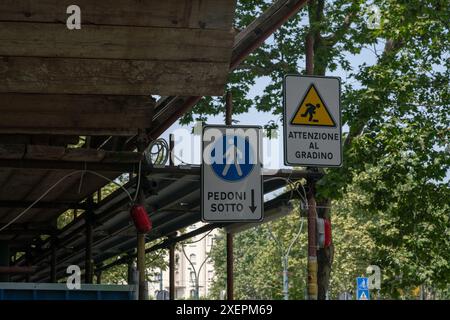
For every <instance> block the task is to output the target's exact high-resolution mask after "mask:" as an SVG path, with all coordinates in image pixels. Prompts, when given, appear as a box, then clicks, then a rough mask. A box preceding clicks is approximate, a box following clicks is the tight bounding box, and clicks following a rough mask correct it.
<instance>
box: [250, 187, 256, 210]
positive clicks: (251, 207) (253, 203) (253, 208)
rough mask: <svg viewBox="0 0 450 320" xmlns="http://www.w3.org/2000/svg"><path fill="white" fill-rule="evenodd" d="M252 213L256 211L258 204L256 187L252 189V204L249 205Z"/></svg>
mask: <svg viewBox="0 0 450 320" xmlns="http://www.w3.org/2000/svg"><path fill="white" fill-rule="evenodd" d="M249 208H250V210H251V211H252V213H255V210H256V206H255V189H252V205H251V206H250V207H249Z"/></svg>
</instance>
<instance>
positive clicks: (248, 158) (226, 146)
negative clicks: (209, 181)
mask: <svg viewBox="0 0 450 320" xmlns="http://www.w3.org/2000/svg"><path fill="white" fill-rule="evenodd" d="M216 154H219V156H216ZM254 157H255V153H254V151H253V148H252V146H251V145H250V142H249V139H248V137H247V138H246V137H243V136H239V135H229V136H227V135H224V136H222V139H219V140H218V141H217V142H215V143H214V146H213V148H212V150H211V159H212V164H211V165H212V168H213V170H214V172H215V174H216V175H217V176H218V177H219V178H220V179H223V180H226V181H229V182H235V181H239V180H242V179H245V178H246V177H247V176H248V175H249V174H250V172H251V171H252V169H253V168H254V166H255V164H256V163H255V159H254Z"/></svg>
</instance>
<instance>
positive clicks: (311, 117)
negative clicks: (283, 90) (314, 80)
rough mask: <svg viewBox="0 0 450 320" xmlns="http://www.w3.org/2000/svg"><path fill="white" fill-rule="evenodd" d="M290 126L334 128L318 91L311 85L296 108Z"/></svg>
mask: <svg viewBox="0 0 450 320" xmlns="http://www.w3.org/2000/svg"><path fill="white" fill-rule="evenodd" d="M291 124H292V125H302V126H325V127H335V126H336V123H335V122H334V120H333V117H332V116H331V114H330V112H329V111H328V109H327V106H326V105H325V103H324V102H323V99H322V98H321V97H320V94H319V91H317V89H316V87H315V86H314V85H313V84H312V85H311V86H310V87H309V89H308V91H307V92H306V95H305V97H304V98H303V100H302V102H301V103H300V105H299V106H298V109H297V112H296V113H295V115H294V117H293V118H292V120H291Z"/></svg>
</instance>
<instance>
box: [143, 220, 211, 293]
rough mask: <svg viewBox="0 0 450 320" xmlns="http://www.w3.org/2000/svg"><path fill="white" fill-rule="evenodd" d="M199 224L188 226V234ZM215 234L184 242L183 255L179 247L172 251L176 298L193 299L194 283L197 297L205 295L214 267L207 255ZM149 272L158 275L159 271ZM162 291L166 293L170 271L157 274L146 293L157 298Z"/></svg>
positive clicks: (199, 225)
mask: <svg viewBox="0 0 450 320" xmlns="http://www.w3.org/2000/svg"><path fill="white" fill-rule="evenodd" d="M202 225H203V224H202V223H197V224H194V225H191V226H189V227H188V230H187V231H192V230H195V229H197V228H199V227H201V226H202ZM218 232H219V231H218V230H217V229H214V230H212V231H211V232H210V233H209V234H207V235H206V234H201V235H199V236H196V237H194V238H192V239H191V240H190V241H189V242H184V244H183V246H184V253H183V250H182V249H181V244H178V246H177V250H176V251H175V299H195V298H196V296H197V295H196V291H197V285H196V284H197V281H198V297H200V298H202V297H206V296H208V294H209V289H210V286H211V284H212V281H213V278H214V267H213V265H212V261H211V260H210V259H209V253H210V251H211V248H212V247H213V245H214V241H215V237H216V235H217V234H218ZM167 259H168V258H167ZM152 271H153V273H155V272H158V270H152ZM161 275H162V277H161ZM197 278H198V279H197ZM161 289H162V290H166V291H167V292H168V291H169V270H165V271H162V273H159V275H158V276H156V277H155V279H154V281H152V282H151V283H150V284H149V294H150V295H151V296H153V297H154V298H157V294H158V292H159V291H160V290H161ZM167 296H168V293H167Z"/></svg>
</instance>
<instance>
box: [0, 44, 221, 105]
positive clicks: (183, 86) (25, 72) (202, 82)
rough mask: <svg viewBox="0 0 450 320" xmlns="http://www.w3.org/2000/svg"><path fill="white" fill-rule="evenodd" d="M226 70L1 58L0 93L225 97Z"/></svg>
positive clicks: (189, 64)
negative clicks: (0, 79) (223, 95)
mask: <svg viewBox="0 0 450 320" xmlns="http://www.w3.org/2000/svg"><path fill="white" fill-rule="evenodd" d="M180 50H182V48H180ZM228 69H229V63H227V62H221V63H213V62H190V61H180V62H171V61H145V60H104V59H64V58H38V57H5V56H0V77H1V78H2V81H0V93H2V92H3V93H9V92H15V93H51V94H113V95H146V96H148V95H150V94H159V95H190V94H198V95H208V96H211V95H222V94H223V85H224V83H225V82H226V78H227V77H228Z"/></svg>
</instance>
